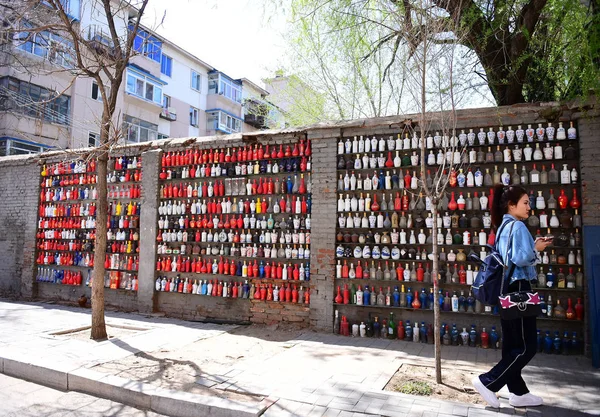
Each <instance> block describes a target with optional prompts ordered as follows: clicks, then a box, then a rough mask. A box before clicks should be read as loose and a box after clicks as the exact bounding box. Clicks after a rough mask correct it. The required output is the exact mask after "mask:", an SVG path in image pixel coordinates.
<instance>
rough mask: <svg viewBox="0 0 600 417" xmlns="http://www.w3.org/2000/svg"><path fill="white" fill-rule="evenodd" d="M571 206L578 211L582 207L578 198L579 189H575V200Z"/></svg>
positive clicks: (572, 200)
mask: <svg viewBox="0 0 600 417" xmlns="http://www.w3.org/2000/svg"><path fill="white" fill-rule="evenodd" d="M569 205H570V206H571V208H573V209H578V208H579V207H581V201H579V198H577V189H575V188H574V189H573V198H572V199H571V202H570V203H569Z"/></svg>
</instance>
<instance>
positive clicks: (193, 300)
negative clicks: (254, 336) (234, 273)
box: [156, 292, 251, 322]
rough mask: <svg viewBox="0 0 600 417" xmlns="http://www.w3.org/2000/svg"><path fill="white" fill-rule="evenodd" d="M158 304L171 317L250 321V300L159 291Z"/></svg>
mask: <svg viewBox="0 0 600 417" xmlns="http://www.w3.org/2000/svg"><path fill="white" fill-rule="evenodd" d="M156 296H157V297H156V298H157V305H158V309H159V311H161V312H164V313H166V314H167V315H168V316H169V317H176V318H180V319H185V320H199V321H203V320H223V321H232V322H249V321H250V316H251V313H250V300H248V299H244V298H223V297H208V296H202V295H194V294H178V293H170V292H157V293H156Z"/></svg>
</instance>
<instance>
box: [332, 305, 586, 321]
mask: <svg viewBox="0 0 600 417" xmlns="http://www.w3.org/2000/svg"><path fill="white" fill-rule="evenodd" d="M333 305H334V306H336V307H338V308H347V307H353V308H364V309H385V310H394V311H396V310H398V311H410V312H418V311H422V312H426V313H431V314H433V309H430V308H427V309H422V308H413V307H399V306H392V305H357V304H343V303H335V302H334V303H333ZM440 314H442V315H446V314H448V315H458V316H460V315H464V316H487V317H497V318H498V320H499V319H500V316H499V315H498V314H490V313H476V312H469V311H458V312H457V311H445V310H442V309H440ZM537 319H538V320H543V321H556V322H561V323H573V324H577V325H582V324H583V320H577V319H566V318H555V317H544V316H540V317H537Z"/></svg>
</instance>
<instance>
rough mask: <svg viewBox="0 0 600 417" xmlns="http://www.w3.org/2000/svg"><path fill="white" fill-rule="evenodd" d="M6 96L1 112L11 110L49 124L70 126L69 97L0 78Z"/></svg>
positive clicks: (24, 82) (16, 80)
mask: <svg viewBox="0 0 600 417" xmlns="http://www.w3.org/2000/svg"><path fill="white" fill-rule="evenodd" d="M0 87H1V88H2V90H4V92H5V93H6V95H7V96H8V97H7V99H6V101H5V105H4V107H3V110H11V111H14V112H17V113H21V114H25V115H27V116H31V117H35V118H37V119H43V120H44V121H47V122H50V123H58V124H63V125H70V124H71V121H70V110H71V109H70V105H71V97H70V96H67V95H65V94H63V95H60V96H57V93H56V92H54V91H50V90H48V89H46V88H44V87H40V86H39V85H35V84H31V83H28V82H26V81H21V80H18V79H16V78H12V77H3V78H0Z"/></svg>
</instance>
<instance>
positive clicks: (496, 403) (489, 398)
mask: <svg viewBox="0 0 600 417" xmlns="http://www.w3.org/2000/svg"><path fill="white" fill-rule="evenodd" d="M471 383H472V384H473V387H474V388H475V389H476V390H477V392H478V393H479V394H480V395H481V396H482V397H483V399H484V400H485V402H486V403H488V404H489V405H490V406H491V407H494V408H500V400H499V399H498V397H496V393H494V392H492V391H490V390H489V389H487V388H486V387H485V385H483V383H482V382H481V380H480V379H479V377H478V376H476V377H475V378H473V379H472V380H471ZM511 405H512V404H511Z"/></svg>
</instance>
